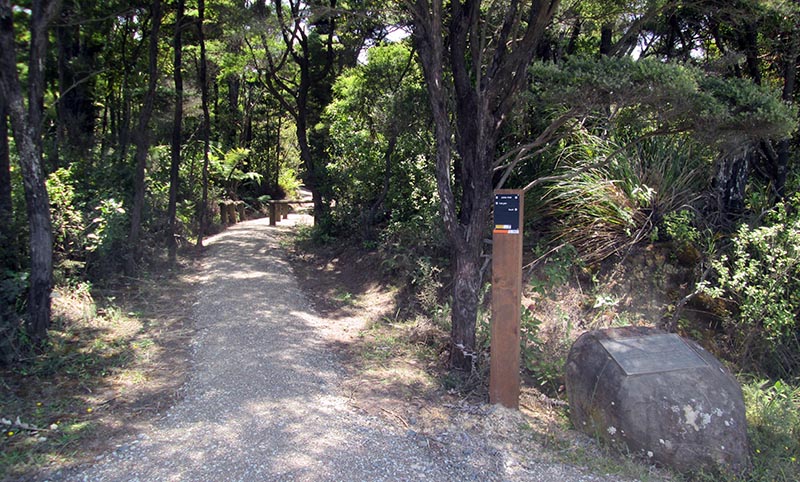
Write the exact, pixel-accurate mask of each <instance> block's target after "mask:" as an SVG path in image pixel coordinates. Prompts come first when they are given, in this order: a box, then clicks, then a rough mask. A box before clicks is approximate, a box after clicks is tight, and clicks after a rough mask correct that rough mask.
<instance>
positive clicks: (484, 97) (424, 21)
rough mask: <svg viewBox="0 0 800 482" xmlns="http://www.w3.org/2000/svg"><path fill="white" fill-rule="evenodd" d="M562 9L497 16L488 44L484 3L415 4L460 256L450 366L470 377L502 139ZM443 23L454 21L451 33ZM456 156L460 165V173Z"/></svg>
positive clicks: (444, 201)
mask: <svg viewBox="0 0 800 482" xmlns="http://www.w3.org/2000/svg"><path fill="white" fill-rule="evenodd" d="M557 7H558V1H557V0H553V1H542V0H534V1H533V2H532V3H531V5H530V7H528V9H527V10H526V11H524V12H522V11H521V8H522V7H520V5H519V4H518V3H517V2H512V3H511V4H510V5H509V6H507V7H506V8H507V10H506V11H505V12H495V13H498V14H499V15H500V16H499V17H497V18H502V23H501V25H500V26H499V27H498V29H497V30H496V31H495V33H494V34H493V35H494V36H495V37H494V38H492V39H491V41H488V40H486V39H483V38H481V37H480V35H481V34H480V33H479V32H480V31H481V29H482V28H483V27H482V26H481V25H482V22H483V21H484V19H482V18H481V15H483V12H482V9H481V5H480V1H478V0H465V1H463V2H461V1H458V0H456V1H452V2H449V3H447V4H445V3H444V2H443V1H442V0H416V1H414V2H413V3H412V4H410V9H411V14H412V15H413V17H414V37H415V40H416V42H417V46H418V51H419V56H420V60H421V62H422V67H423V69H422V70H423V73H424V75H425V81H426V84H427V88H428V96H429V102H430V105H431V111H432V114H433V120H434V131H435V136H436V185H437V190H438V192H439V198H440V202H441V212H442V222H443V224H444V227H445V230H446V232H447V235H448V239H449V240H450V243H451V246H452V248H453V252H454V254H455V263H454V264H455V271H454V273H453V306H452V331H451V351H450V361H451V366H452V367H453V368H454V369H457V370H470V369H471V368H472V362H473V357H474V352H475V322H476V317H477V307H478V295H479V292H480V285H481V283H482V281H481V272H480V268H481V266H480V256H481V249H482V240H483V237H484V235H485V234H486V233H487V231H488V227H489V214H490V208H491V201H492V173H493V160H494V156H495V149H496V147H497V146H496V144H497V139H498V136H499V133H500V131H501V129H502V127H503V121H504V120H505V118H506V117H507V115H508V113H509V112H511V109H513V107H514V104H515V100H516V99H517V98H518V95H517V94H518V93H519V91H520V90H521V89H522V88H524V86H525V85H526V80H527V75H526V72H527V68H528V65H529V64H530V62H531V60H532V58H533V56H534V54H535V52H536V51H537V47H538V45H539V44H540V42H541V39H542V37H543V34H544V31H545V29H546V27H547V24H548V23H549V22H550V19H551V18H552V16H553V14H554V12H555V10H556V9H557ZM445 8H449V9H450V10H451V11H450V12H445ZM445 19H450V20H449V21H448V26H449V32H445V25H446V24H445ZM445 39H446V40H445ZM445 66H447V67H449V70H450V74H449V75H446V74H445ZM451 93H452V95H453V96H454V98H453V99H452V100H451V99H450V94H451ZM451 106H454V108H455V109H454V111H452V112H451ZM451 119H452V120H453V122H454V124H455V138H456V143H455V150H456V151H457V154H458V155H457V156H454V155H453V146H452V140H451V139H452V138H453V127H452V125H451ZM454 157H455V158H458V159H460V165H459V166H458V167H457V171H458V172H455V173H453V172H452V167H453V159H454ZM453 179H455V185H454V183H453Z"/></svg>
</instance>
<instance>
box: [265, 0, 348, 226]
mask: <svg viewBox="0 0 800 482" xmlns="http://www.w3.org/2000/svg"><path fill="white" fill-rule="evenodd" d="M273 5H274V8H275V16H276V20H277V22H278V29H279V32H278V35H279V36H280V39H281V40H280V42H281V44H282V45H281V48H280V49H277V51H276V50H275V49H271V48H270V46H271V44H272V43H273V42H272V41H271V40H270V39H269V38H268V37H267V35H266V34H264V35H263V36H262V42H263V46H264V56H265V58H266V65H262V64H261V63H259V62H258V61H257V59H254V60H256V62H255V63H256V67H257V68H258V69H259V77H260V78H261V80H262V82H263V83H264V85H265V86H266V87H267V89H268V90H269V91H270V93H272V95H274V96H275V98H276V99H278V101H279V102H280V103H281V106H282V107H283V108H284V109H285V110H286V112H288V113H289V114H290V115H291V116H292V118H293V119H294V121H295V126H296V129H297V144H298V147H299V148H300V159H301V160H302V162H303V168H304V171H305V172H304V176H303V178H304V181H305V183H306V186H307V187H308V188H309V189H310V190H311V193H312V197H313V201H314V218H315V221H317V222H319V221H320V220H321V218H322V217H324V215H325V211H326V206H325V201H324V190H325V188H326V186H325V163H324V162H323V159H322V158H321V156H320V155H316V156H315V154H321V153H320V152H316V153H315V152H314V149H313V145H312V142H311V139H310V136H311V134H312V127H313V126H314V124H315V122H314V121H315V120H317V119H319V117H320V116H321V114H322V110H323V109H324V107H325V106H324V105H320V104H323V103H324V102H325V97H326V92H327V94H328V95H327V97H328V98H329V95H330V89H331V86H332V85H333V77H332V75H331V74H332V72H333V67H334V60H335V50H334V39H335V28H336V21H335V17H334V16H333V12H334V11H335V8H336V0H328V2H320V3H317V2H313V3H306V2H303V1H301V0H285V3H284V0H273ZM315 9H316V10H317V11H318V12H319V17H318V18H317V23H316V24H314V25H309V17H310V16H311V15H310V14H311V13H312V12H313V11H314V10H315ZM309 27H311V28H309ZM251 52H254V49H253V47H252V45H251ZM292 65H293V67H294V69H292V68H287V67H291V66H292Z"/></svg>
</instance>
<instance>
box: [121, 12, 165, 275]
mask: <svg viewBox="0 0 800 482" xmlns="http://www.w3.org/2000/svg"><path fill="white" fill-rule="evenodd" d="M150 16H151V22H152V27H151V30H150V48H149V62H148V69H147V70H148V81H147V92H145V95H144V103H143V105H142V110H141V111H140V112H139V124H138V126H137V128H136V132H135V133H134V143H135V144H136V154H135V156H134V159H135V162H136V171H135V173H134V179H133V183H134V186H133V189H134V193H133V207H132V209H131V229H130V233H129V234H128V250H129V251H128V253H127V256H126V260H125V269H126V271H127V272H128V274H133V273H134V272H135V271H136V263H137V262H138V260H139V257H140V253H141V246H140V237H141V229H142V210H143V209H144V194H145V181H144V174H145V168H146V167H147V154H148V152H147V151H148V150H149V148H150V136H149V135H148V132H147V126H148V124H149V123H150V117H151V116H152V114H153V104H154V102H155V95H156V85H157V81H158V34H159V31H160V29H161V16H162V12H161V0H154V1H153V4H152V6H151V12H150Z"/></svg>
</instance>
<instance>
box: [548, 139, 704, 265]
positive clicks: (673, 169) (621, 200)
mask: <svg viewBox="0 0 800 482" xmlns="http://www.w3.org/2000/svg"><path fill="white" fill-rule="evenodd" d="M575 141H576V142H575V143H574V144H572V145H571V146H570V147H568V148H567V149H566V150H565V151H564V152H565V154H564V158H563V161H564V167H563V168H562V169H563V173H565V174H566V175H567V177H566V178H564V179H561V180H559V181H556V182H555V183H553V184H552V185H551V186H550V187H549V191H548V194H547V197H546V202H547V206H548V209H549V212H550V214H552V215H553V216H554V217H555V218H556V219H558V224H557V225H556V227H555V228H554V229H555V234H556V238H558V239H561V240H563V241H565V242H566V243H568V244H570V245H572V246H574V247H575V248H577V249H578V252H579V253H580V255H581V257H582V258H583V259H584V260H585V261H586V262H588V263H597V262H599V261H602V260H603V259H605V258H607V257H609V256H611V255H613V254H622V253H624V252H625V250H627V249H628V248H629V247H630V246H632V245H634V244H636V243H638V242H640V241H643V240H648V239H650V237H651V236H650V234H651V233H652V232H653V229H654V228H655V227H656V226H657V225H658V224H659V222H660V220H661V218H662V217H663V216H665V215H667V214H669V213H671V212H675V211H676V210H679V209H681V208H682V207H683V206H686V205H691V204H692V203H693V202H694V201H696V200H697V199H698V198H699V197H700V195H701V193H702V192H703V190H704V189H705V188H706V183H707V181H708V178H709V169H710V162H708V161H707V160H706V157H705V156H704V155H703V152H702V150H700V149H697V148H696V146H695V145H694V144H693V143H692V142H690V141H689V140H686V139H682V138H645V139H641V140H639V141H637V142H633V143H630V144H622V145H621V144H620V143H618V142H616V141H615V140H613V139H603V138H600V137H596V136H592V135H590V134H588V133H582V134H581V135H579V136H576V138H575Z"/></svg>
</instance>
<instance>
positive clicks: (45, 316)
mask: <svg viewBox="0 0 800 482" xmlns="http://www.w3.org/2000/svg"><path fill="white" fill-rule="evenodd" d="M56 7H57V2H52V3H48V2H40V1H35V2H34V6H33V10H32V11H33V16H32V18H31V45H32V47H31V55H32V58H31V59H30V65H31V66H33V67H34V70H33V71H31V72H29V82H30V84H31V85H30V91H29V92H30V98H29V105H28V109H27V111H26V109H25V101H24V99H23V95H22V88H21V86H20V82H19V77H18V75H17V57H16V46H15V36H14V35H15V32H14V24H13V12H12V7H11V2H10V1H8V0H0V94H2V95H3V97H5V99H6V103H7V107H8V116H9V119H10V120H11V129H12V131H13V133H14V141H15V145H16V148H17V152H18V154H19V163H20V168H21V172H22V179H23V185H24V189H25V201H26V203H27V214H28V224H29V227H30V257H31V265H30V289H29V292H28V319H27V328H28V335H29V336H30V339H31V341H32V342H33V344H34V346H41V344H42V343H43V342H44V341H45V340H46V338H47V329H48V328H49V326H50V294H51V291H52V280H53V235H52V230H51V225H50V200H49V198H48V195H47V188H46V186H45V174H44V171H43V169H42V151H41V148H40V146H41V140H40V139H37V135H38V133H39V132H41V131H40V130H39V127H40V126H39V125H35V124H34V122H35V121H38V122H41V111H40V110H38V109H37V108H36V106H37V105H40V104H39V102H40V101H39V98H40V97H39V95H40V93H41V92H43V84H44V81H43V77H42V73H43V68H41V67H42V66H43V63H44V56H43V54H44V49H43V48H42V47H41V46H43V45H44V44H45V41H44V40H43V39H42V37H46V34H47V30H46V26H47V21H48V15H52V13H53V12H54V11H55V8H56ZM34 46H35V47H34ZM40 55H41V56H40ZM32 114H33V115H32Z"/></svg>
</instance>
